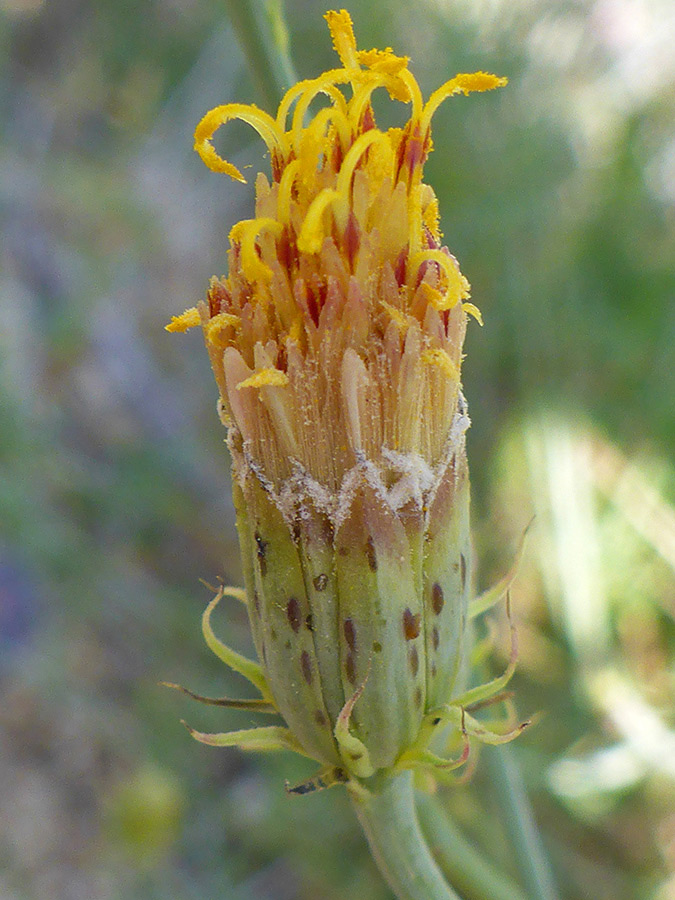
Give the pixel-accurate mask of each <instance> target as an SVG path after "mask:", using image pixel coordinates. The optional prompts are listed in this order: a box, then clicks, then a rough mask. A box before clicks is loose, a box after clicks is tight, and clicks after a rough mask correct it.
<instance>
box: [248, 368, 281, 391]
mask: <svg viewBox="0 0 675 900" xmlns="http://www.w3.org/2000/svg"><path fill="white" fill-rule="evenodd" d="M287 384H288V375H287V374H286V373H285V372H281V371H280V370H279V369H261V370H260V371H259V372H254V373H253V375H251V376H250V377H249V378H245V379H244V380H243V381H240V382H239V384H238V385H237V390H238V391H240V390H241V389H242V388H249V387H252V388H260V387H265V386H268V385H270V386H273V387H283V386H285V385H287Z"/></svg>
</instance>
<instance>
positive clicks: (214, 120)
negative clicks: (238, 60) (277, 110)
mask: <svg viewBox="0 0 675 900" xmlns="http://www.w3.org/2000/svg"><path fill="white" fill-rule="evenodd" d="M232 119H241V121H242V122H246V123H247V124H248V125H251V126H252V127H253V128H255V130H256V131H257V132H258V134H259V135H260V137H261V138H262V139H263V141H265V143H266V144H267V146H268V148H269V149H270V151H271V152H272V153H274V151H277V152H278V153H279V154H280V155H281V156H282V157H285V155H286V154H285V140H284V135H283V134H282V132H281V131H280V129H279V127H278V125H277V123H276V122H275V120H274V119H273V118H272V116H270V115H269V113H266V112H265V111H264V110H262V109H258V107H257V106H254V105H253V104H250V105H248V104H245V103H227V104H225V105H224V106H216V107H215V109H212V110H210V111H209V112H207V113H206V115H205V116H204V117H203V118H202V120H201V122H200V123H199V125H197V127H196V129H195V144H194V147H195V150H196V151H197V153H199V155H200V156H201V158H202V160H203V161H204V163H205V164H206V165H207V166H208V167H209V169H212V170H213V171H214V172H224V173H225V174H226V175H229V176H230V178H233V179H234V180H235V181H241V182H243V183H244V184H246V179H245V178H244V176H243V175H242V174H241V172H240V171H239V169H238V168H237V167H236V166H235V165H233V164H232V163H230V162H228V161H227V160H226V159H223V158H222V156H219V155H218V153H217V152H216V149H215V147H214V146H213V144H212V143H211V139H212V138H213V135H214V134H215V133H216V131H217V130H218V129H219V128H220V126H221V125H225V124H226V123H227V122H230V121H231V120H232Z"/></svg>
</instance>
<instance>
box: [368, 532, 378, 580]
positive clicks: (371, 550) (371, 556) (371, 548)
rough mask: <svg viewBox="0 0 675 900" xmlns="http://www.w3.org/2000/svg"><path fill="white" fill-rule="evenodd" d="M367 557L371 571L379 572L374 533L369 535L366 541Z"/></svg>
mask: <svg viewBox="0 0 675 900" xmlns="http://www.w3.org/2000/svg"><path fill="white" fill-rule="evenodd" d="M366 559H367V560H368V565H369V566H370V571H371V572H377V553H376V552H375V544H374V542H373V538H372V535H368V540H367V541H366Z"/></svg>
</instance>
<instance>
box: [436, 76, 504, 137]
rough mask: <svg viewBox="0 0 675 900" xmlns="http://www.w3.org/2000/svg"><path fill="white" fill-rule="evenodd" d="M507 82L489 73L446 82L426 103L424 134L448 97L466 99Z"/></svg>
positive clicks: (458, 77) (456, 78) (459, 77)
mask: <svg viewBox="0 0 675 900" xmlns="http://www.w3.org/2000/svg"><path fill="white" fill-rule="evenodd" d="M507 82H508V78H500V77H499V76H498V75H491V74H490V73H489V72H471V73H460V74H458V75H455V77H454V78H451V79H450V81H446V82H445V84H442V85H441V86H440V87H439V88H436V90H435V91H434V92H433V94H432V95H431V97H429V99H428V100H427V102H426V103H425V105H424V109H423V111H422V117H421V125H422V133H424V132H425V131H426V130H427V129H428V128H429V125H430V123H431V118H432V116H433V115H434V113H435V112H436V110H437V109H438V107H439V106H440V105H441V103H443V101H444V100H447V99H448V97H452V96H453V94H464V96H465V97H466V96H467V95H468V94H470V93H471V92H472V91H491V90H493V89H494V88H498V87H503V86H504V85H505V84H507Z"/></svg>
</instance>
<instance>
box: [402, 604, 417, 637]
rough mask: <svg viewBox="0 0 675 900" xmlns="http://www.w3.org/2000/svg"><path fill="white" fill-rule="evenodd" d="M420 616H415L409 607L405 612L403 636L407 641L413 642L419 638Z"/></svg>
mask: <svg viewBox="0 0 675 900" xmlns="http://www.w3.org/2000/svg"><path fill="white" fill-rule="evenodd" d="M420 618H421V616H420V614H419V613H417V614H416V615H413V612H412V610H411V609H410V608H409V607H406V609H405V610H404V612H403V634H404V635H405V639H406V641H412V640H414V639H415V638H416V637H418V636H419V633H420Z"/></svg>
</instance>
